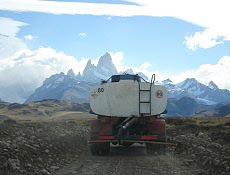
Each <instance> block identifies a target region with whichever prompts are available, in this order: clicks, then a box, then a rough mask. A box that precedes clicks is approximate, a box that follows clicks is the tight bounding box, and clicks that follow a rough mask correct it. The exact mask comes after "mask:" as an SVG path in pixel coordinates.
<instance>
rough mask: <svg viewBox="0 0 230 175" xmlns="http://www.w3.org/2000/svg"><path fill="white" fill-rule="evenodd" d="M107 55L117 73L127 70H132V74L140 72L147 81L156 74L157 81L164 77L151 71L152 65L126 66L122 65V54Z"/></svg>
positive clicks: (112, 53) (111, 53) (157, 72)
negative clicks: (109, 56)
mask: <svg viewBox="0 0 230 175" xmlns="http://www.w3.org/2000/svg"><path fill="white" fill-rule="evenodd" d="M109 53H110V55H111V57H112V60H113V63H114V65H115V66H116V68H117V70H118V72H125V71H126V70H128V69H132V70H133V72H134V73H138V72H142V73H143V74H145V75H146V76H147V77H148V78H149V79H151V76H152V74H156V78H157V81H162V80H163V79H164V77H163V76H162V75H161V74H160V72H159V71H157V70H152V69H151V66H152V65H151V64H150V63H148V62H145V63H143V64H142V65H140V66H127V65H125V64H124V52H109Z"/></svg>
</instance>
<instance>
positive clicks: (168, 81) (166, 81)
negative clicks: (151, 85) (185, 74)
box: [162, 78, 172, 84]
mask: <svg viewBox="0 0 230 175" xmlns="http://www.w3.org/2000/svg"><path fill="white" fill-rule="evenodd" d="M162 83H163V84H169V83H172V80H170V79H169V78H167V79H166V80H163V81H162Z"/></svg>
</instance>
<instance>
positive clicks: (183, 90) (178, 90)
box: [162, 78, 230, 105]
mask: <svg viewBox="0 0 230 175" xmlns="http://www.w3.org/2000/svg"><path fill="white" fill-rule="evenodd" d="M162 84H163V85H164V86H165V87H166V88H167V89H168V96H169V98H176V99H180V98H182V97H190V98H193V99H196V100H197V101H198V102H199V103H201V104H208V105H213V104H217V103H221V102H230V91H228V90H226V89H219V88H218V86H217V85H216V84H215V83H214V82H212V81H211V82H210V83H209V84H208V85H204V84H202V83H200V82H198V81H197V80H196V79H195V78H187V79H186V80H184V81H182V82H180V83H177V84H174V83H173V82H172V81H171V80H169V79H167V80H164V81H162Z"/></svg>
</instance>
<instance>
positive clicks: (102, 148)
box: [90, 131, 110, 156]
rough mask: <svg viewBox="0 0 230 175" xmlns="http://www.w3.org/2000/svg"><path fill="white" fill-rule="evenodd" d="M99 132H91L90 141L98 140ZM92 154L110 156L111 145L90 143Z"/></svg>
mask: <svg viewBox="0 0 230 175" xmlns="http://www.w3.org/2000/svg"><path fill="white" fill-rule="evenodd" d="M98 135H99V133H98V132H93V131H91V132H90V139H91V140H97V136H98ZM90 152H91V154H92V155H95V156H96V155H109V152H110V143H109V142H108V143H90Z"/></svg>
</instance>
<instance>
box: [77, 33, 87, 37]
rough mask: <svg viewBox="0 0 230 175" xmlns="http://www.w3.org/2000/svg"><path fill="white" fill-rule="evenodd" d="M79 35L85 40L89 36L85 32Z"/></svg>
mask: <svg viewBox="0 0 230 175" xmlns="http://www.w3.org/2000/svg"><path fill="white" fill-rule="evenodd" d="M78 35H79V36H80V37H83V38H84V37H86V36H87V35H86V33H84V32H81V33H79V34H78Z"/></svg>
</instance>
